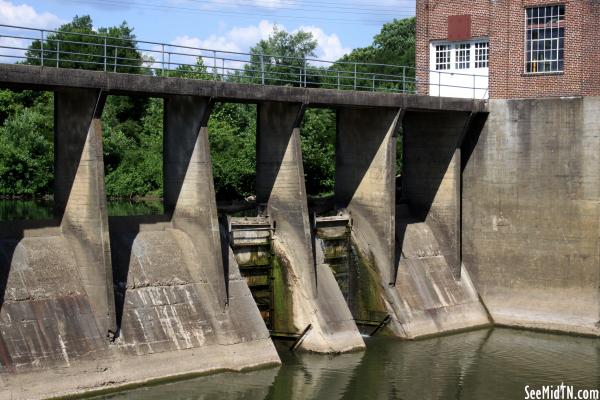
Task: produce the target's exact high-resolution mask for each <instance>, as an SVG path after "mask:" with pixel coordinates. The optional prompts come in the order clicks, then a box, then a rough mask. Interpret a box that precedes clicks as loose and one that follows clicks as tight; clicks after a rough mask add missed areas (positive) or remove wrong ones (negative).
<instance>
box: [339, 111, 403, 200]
mask: <svg viewBox="0 0 600 400" xmlns="http://www.w3.org/2000/svg"><path fill="white" fill-rule="evenodd" d="M383 111H387V112H384V113H383V112H381V110H354V109H341V110H338V112H337V116H336V128H337V135H336V168H335V206H336V208H338V209H339V208H347V207H348V206H349V205H350V202H351V201H352V199H353V198H354V196H355V194H356V192H357V190H358V187H359V186H360V184H361V182H362V181H363V180H364V178H365V175H366V174H367V172H368V171H369V168H370V167H371V164H372V163H373V161H374V160H375V156H376V155H377V152H378V151H379V149H380V147H381V144H382V143H383V141H384V140H385V138H386V136H387V134H388V132H389V129H390V127H391V125H392V123H393V121H394V118H395V117H396V115H395V113H390V112H389V111H388V110H383ZM377 112H379V113H381V116H380V117H381V118H378V117H375V118H370V119H367V121H365V120H364V119H365V118H366V116H365V114H367V115H369V113H377ZM370 122H372V123H373V124H375V123H377V124H379V125H380V126H379V129H377V128H375V129H373V128H372V127H371V125H370ZM361 127H363V128H364V129H361ZM366 135H368V138H365V136H366Z"/></svg>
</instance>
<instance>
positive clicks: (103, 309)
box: [54, 89, 117, 337]
mask: <svg viewBox="0 0 600 400" xmlns="http://www.w3.org/2000/svg"><path fill="white" fill-rule="evenodd" d="M105 100H106V97H105V96H104V95H103V94H102V92H101V91H99V90H90V89H69V90H63V91H58V92H56V94H55V98H54V102H55V118H54V130H55V140H54V158H55V163H54V166H55V167H54V170H55V189H54V199H55V207H56V212H57V215H58V216H59V217H60V218H61V225H60V227H61V231H62V234H63V237H64V238H65V239H66V240H67V242H68V243H69V246H70V247H71V250H72V251H73V253H74V255H75V260H76V262H77V270H78V271H79V275H80V276H81V281H82V285H83V288H84V289H85V292H86V294H87V296H88V298H89V300H90V302H91V305H92V309H93V311H94V315H95V317H96V321H97V324H98V328H99V329H100V331H101V332H102V334H104V335H106V336H107V337H113V336H114V335H115V333H116V332H117V327H116V320H115V304H114V298H115V297H114V292H113V276H112V265H111V258H110V254H111V252H110V242H109V236H108V212H107V209H106V193H105V191H104V159H103V154H102V127H101V122H100V116H101V115H102V110H103V108H104V101H105Z"/></svg>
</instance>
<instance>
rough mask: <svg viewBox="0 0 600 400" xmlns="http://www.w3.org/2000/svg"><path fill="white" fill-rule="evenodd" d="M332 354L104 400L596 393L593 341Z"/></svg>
mask: <svg viewBox="0 0 600 400" xmlns="http://www.w3.org/2000/svg"><path fill="white" fill-rule="evenodd" d="M366 340H367V351H366V352H364V353H352V354H344V355H337V356H326V355H316V354H298V353H291V352H290V351H289V350H287V348H282V349H283V350H280V355H281V359H282V362H283V365H282V366H281V367H278V368H272V369H266V370H260V371H253V372H248V373H223V374H217V375H211V376H204V377H200V378H196V379H192V380H188V381H183V382H174V383H170V384H164V385H160V386H149V387H145V388H140V389H137V390H132V391H128V392H121V393H116V394H112V395H108V396H104V397H101V398H103V399H119V400H120V399H123V400H125V399H127V400H133V399H135V400H137V399H159V398H160V399H181V400H183V399H251V400H253V399H273V400H280V399H286V400H287V399H327V400H336V399H406V400H414V399H440V400H442V399H443V400H446V399H464V400H480V399H489V400H496V399H522V398H524V387H525V385H530V386H531V387H533V388H540V387H541V386H542V385H557V384H560V383H561V382H565V384H568V385H573V386H575V388H581V389H598V388H600V381H599V379H600V341H598V340H597V339H590V338H579V337H570V336H563V335H553V334H545V333H535V332H526V331H515V330H509V329H494V330H480V331H474V332H468V333H462V334H457V335H452V336H443V337H438V338H432V339H427V340H419V341H412V342H407V341H399V340H395V339H389V338H369V339H366Z"/></svg>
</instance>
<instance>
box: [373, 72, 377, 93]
mask: <svg viewBox="0 0 600 400" xmlns="http://www.w3.org/2000/svg"><path fill="white" fill-rule="evenodd" d="M376 76H377V75H375V74H373V91H375V77H376Z"/></svg>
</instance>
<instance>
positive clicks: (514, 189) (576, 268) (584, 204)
mask: <svg viewBox="0 0 600 400" xmlns="http://www.w3.org/2000/svg"><path fill="white" fill-rule="evenodd" d="M599 111H600V99H599V98H562V99H559V98H557V99H543V100H511V101H501V100H493V101H491V102H490V115H489V118H488V121H487V124H486V127H485V129H484V130H483V132H482V133H481V136H480V137H479V139H478V141H476V139H475V140H474V143H473V146H472V154H470V158H469V159H468V162H466V166H465V170H464V173H463V184H464V187H463V260H464V263H465V265H466V267H467V268H468V269H469V271H470V272H471V275H472V277H473V280H474V283H475V285H476V287H477V289H478V290H479V292H480V294H481V296H482V297H483V300H484V302H485V304H486V306H487V308H488V309H489V311H490V313H491V315H492V317H493V319H494V321H495V322H496V323H498V324H505V325H513V326H522V327H530V328H541V329H553V330H561V331H566V332H577V333H585V334H592V335H599V334H600V328H599V323H598V322H599V320H600V290H599V285H600V278H599V275H600V267H599V265H600V258H599V240H598V239H599V238H598V235H599V228H600V226H599V222H600V219H599V217H600V209H599V201H600V157H599V154H600V153H599V150H600V112H599Z"/></svg>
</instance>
